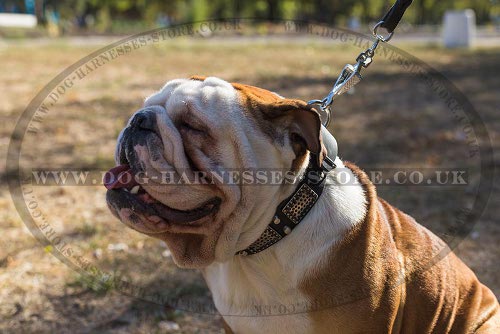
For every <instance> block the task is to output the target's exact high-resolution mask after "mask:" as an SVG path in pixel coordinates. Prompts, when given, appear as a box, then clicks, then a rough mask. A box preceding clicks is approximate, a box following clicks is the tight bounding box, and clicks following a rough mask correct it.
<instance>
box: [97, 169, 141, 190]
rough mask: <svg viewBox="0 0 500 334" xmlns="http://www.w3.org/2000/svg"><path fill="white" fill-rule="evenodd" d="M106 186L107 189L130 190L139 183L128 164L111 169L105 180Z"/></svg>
mask: <svg viewBox="0 0 500 334" xmlns="http://www.w3.org/2000/svg"><path fill="white" fill-rule="evenodd" d="M103 183H104V186H105V187H106V188H107V189H119V188H127V189H130V188H132V187H134V186H136V185H138V184H139V183H137V181H136V180H135V177H134V174H133V173H132V170H131V169H130V166H129V165H127V164H124V165H119V166H116V167H113V168H111V169H110V170H109V171H108V172H107V173H106V174H105V175H104V179H103Z"/></svg>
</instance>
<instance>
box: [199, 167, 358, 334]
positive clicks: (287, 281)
mask: <svg viewBox="0 0 500 334" xmlns="http://www.w3.org/2000/svg"><path fill="white" fill-rule="evenodd" d="M335 164H336V165H337V168H336V169H334V170H332V171H331V172H330V173H329V175H328V179H327V185H326V186H325V189H324V191H323V194H322V195H321V197H320V199H319V200H318V201H317V202H316V204H315V205H314V207H313V208H312V209H311V211H310V212H309V213H308V214H307V216H306V217H305V218H304V219H303V221H302V222H301V223H300V225H299V226H297V227H296V228H295V229H294V230H293V231H292V233H290V234H289V235H288V236H287V237H286V238H283V239H282V240H280V241H279V242H278V243H276V244H275V245H273V246H271V247H269V248H268V249H266V250H264V251H262V252H260V253H257V254H254V255H250V256H234V257H233V258H232V259H231V260H229V261H226V262H223V263H217V262H216V263H213V264H212V265H210V266H208V267H207V268H205V269H204V270H203V274H204V276H205V279H206V281H207V284H208V286H209V288H210V290H211V291H212V294H213V297H214V302H215V305H216V307H217V309H218V310H219V311H220V312H221V314H223V315H235V314H240V315H249V313H252V312H255V311H256V310H258V309H259V308H262V307H266V306H269V307H271V308H272V307H273V305H274V306H276V305H280V304H281V305H291V304H293V303H297V302H298V301H299V300H298V299H300V291H298V285H299V282H300V280H301V279H302V277H304V276H305V274H306V273H307V272H309V271H311V270H314V269H315V268H319V267H321V261H322V259H323V258H324V252H325V250H326V249H330V248H331V247H333V246H334V245H335V244H336V243H338V242H339V241H340V240H342V238H343V237H344V236H345V234H346V233H347V232H348V231H349V230H350V229H352V228H353V227H354V226H355V225H356V224H357V223H359V222H361V221H362V220H363V218H364V216H365V214H366V198H365V194H364V191H363V188H362V186H361V184H359V182H352V181H353V180H355V179H356V178H355V176H354V175H353V173H352V172H351V171H350V170H349V169H348V168H346V167H344V164H343V163H342V161H341V160H340V159H339V158H337V159H336V160H335ZM342 174H343V175H342ZM345 180H349V182H348V183H347V184H345V183H346V181H345ZM272 214H273V213H272V212H271V213H270V215H272ZM304 298H305V297H304ZM257 313H258V312H257ZM254 315H257V314H254ZM252 319H256V318H255V317H229V318H227V319H226V320H227V321H228V322H229V324H230V325H231V326H232V327H233V326H237V323H240V322H241V321H244V322H245V323H246V325H249V324H251V322H252ZM261 320H262V319H261ZM233 322H236V323H233ZM270 323H272V321H271V322H270ZM275 323H276V322H275ZM233 329H234V328H233Z"/></svg>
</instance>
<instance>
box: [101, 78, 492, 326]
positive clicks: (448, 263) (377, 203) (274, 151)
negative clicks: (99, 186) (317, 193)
mask: <svg viewBox="0 0 500 334" xmlns="http://www.w3.org/2000/svg"><path fill="white" fill-rule="evenodd" d="M145 107H146V108H152V109H151V110H152V114H153V115H154V116H153V123H154V124H153V125H148V126H145V128H147V129H145V132H140V131H139V132H137V133H140V135H141V136H144V138H145V139H141V140H142V141H138V140H136V141H134V138H131V137H133V136H131V135H130V134H129V135H128V138H124V137H127V135H126V134H125V135H122V136H120V138H119V143H118V147H117V153H116V161H117V164H120V163H124V161H122V160H124V158H123V157H124V156H126V157H127V159H128V160H129V161H125V162H127V163H130V164H132V165H136V166H138V165H139V164H137V161H139V162H140V163H141V166H142V167H141V168H143V170H144V169H145V170H146V171H148V172H155V171H160V170H161V169H163V168H174V169H176V170H185V169H187V170H189V169H193V165H194V166H196V169H198V170H206V169H211V168H212V169H213V168H216V169H224V168H227V169H230V168H240V169H241V168H246V169H251V168H257V169H258V168H261V169H265V168H276V169H289V170H301V169H303V168H305V167H306V166H307V164H308V157H309V152H314V153H315V154H316V155H317V156H318V157H319V159H321V158H322V156H323V155H324V154H325V153H326V152H324V147H323V145H322V142H321V135H320V133H319V127H320V121H319V117H318V115H317V114H316V113H315V112H314V111H313V110H311V109H310V108H309V107H308V106H307V105H306V104H305V103H304V102H302V101H298V100H290V99H284V98H282V97H280V96H278V95H276V94H274V93H271V92H268V91H266V90H263V89H260V88H255V87H251V86H246V85H241V84H230V83H227V82H225V81H223V80H220V79H217V78H212V77H211V78H200V77H196V78H193V79H180V80H174V81H170V82H169V83H167V84H166V85H165V86H164V87H163V88H162V89H161V90H160V91H159V92H157V93H156V94H154V95H153V96H151V97H149V98H148V99H146V101H145ZM187 117H188V118H187ZM184 122H194V125H193V124H190V125H189V126H187V127H183V124H185V123H184ZM131 123H133V122H131ZM132 126H133V124H129V127H132ZM193 128H194V130H193ZM149 131H151V133H155V134H154V135H152V134H150V132H149ZM129 133H132V132H130V131H129ZM151 136H153V137H154V136H156V137H154V140H155V141H154V143H156V144H158V145H150V143H151V142H152V139H150V138H151ZM123 142H129V143H131V145H128V146H127V145H125V144H124V143H123ZM144 143H146V144H144ZM148 143H149V144H148ZM125 146H127V147H128V150H129V151H127V152H125V150H126V147H125ZM132 149H133V152H130V150H132ZM154 150H157V151H155V152H153V151H154ZM131 160H132V161H131ZM335 163H336V165H337V168H336V169H335V170H334V171H332V172H330V174H329V175H328V179H327V184H328V185H327V186H326V187H325V191H324V192H323V194H322V195H321V197H320V199H319V200H318V202H317V203H316V204H315V205H314V207H313V208H312V210H311V211H310V212H309V213H308V215H307V216H306V217H305V219H304V220H303V221H302V222H301V223H300V225H299V226H297V227H296V228H295V229H294V230H293V232H292V233H291V234H290V235H288V236H287V237H286V238H284V239H283V240H281V241H279V242H278V243H277V244H275V245H273V246H271V247H270V248H268V249H266V250H264V251H262V252H260V253H257V254H254V255H251V256H246V257H244V256H237V255H235V253H236V252H237V251H239V250H242V249H244V248H246V247H248V246H249V245H250V244H251V243H252V242H254V241H255V240H256V239H257V238H258V237H259V236H260V235H261V233H262V232H263V231H264V229H265V228H266V226H267V225H268V224H269V223H270V221H271V219H272V217H273V214H274V212H275V210H276V207H277V206H278V204H279V203H280V202H281V201H282V200H284V199H285V198H287V197H288V196H290V194H291V193H292V192H293V190H294V186H293V185H286V184H284V185H282V186H271V187H269V186H261V187H258V186H255V185H251V186H244V185H234V184H231V185H229V184H216V185H199V186H192V187H186V186H184V187H182V186H179V187H177V186H172V187H170V188H168V189H167V188H166V187H164V186H163V187H162V186H161V185H154V184H152V185H144V188H145V190H146V191H147V193H148V194H149V195H150V196H152V197H153V198H155V200H157V201H159V202H161V203H162V205H165V206H168V207H169V208H170V209H175V210H180V211H185V212H186V215H187V212H189V211H190V210H193V209H196V208H198V207H200V205H201V206H202V205H203V203H206V202H207V201H208V200H210V199H211V198H213V197H214V196H215V197H217V198H220V199H221V202H220V207H219V208H218V210H217V212H215V213H213V214H210V215H206V216H204V217H202V218H200V219H199V220H197V221H196V222H194V223H193V224H176V223H175V221H171V220H169V219H166V218H165V217H160V218H158V217H154V219H153V218H151V217H150V216H149V217H148V216H147V214H146V213H140V212H139V213H137V212H134V213H132V212H131V210H130V209H129V208H127V207H126V204H123V203H126V201H125V202H123V201H122V202H121V204H120V203H119V205H118V204H117V202H120V201H121V200H120V199H114V198H111V199H108V201H109V203H110V207H111V209H112V211H113V212H114V213H115V215H117V217H119V218H120V219H121V220H122V221H123V222H124V223H125V224H127V225H128V226H129V227H132V228H134V229H136V230H138V231H140V232H142V233H145V234H149V235H152V236H155V237H158V238H161V239H163V240H165V241H166V242H167V244H168V246H169V247H170V249H171V251H172V254H173V257H174V260H175V261H176V263H177V264H178V265H180V266H183V267H191V268H199V269H201V271H202V273H203V275H204V277H205V279H206V282H207V284H208V286H209V288H210V291H211V292H212V295H213V299H214V303H215V305H216V307H217V309H218V311H219V312H220V313H221V314H222V315H223V317H224V319H225V321H226V322H227V324H228V325H229V327H230V328H231V330H232V331H234V332H236V333H389V332H391V333H448V332H449V333H472V332H476V331H477V332H482V333H495V332H499V331H498V329H496V328H497V326H499V306H498V301H497V300H496V298H495V297H494V295H493V294H492V293H491V291H489V290H488V289H487V288H486V287H485V286H483V285H482V284H481V283H479V282H478V280H477V279H476V277H475V276H474V274H473V273H472V272H471V271H470V270H469V269H468V268H467V267H466V266H465V265H464V264H463V263H462V262H461V261H460V260H459V259H458V258H456V257H455V255H454V254H453V253H451V252H448V251H446V254H447V255H446V256H443V258H442V259H441V260H440V261H436V263H435V264H434V265H432V266H425V264H426V263H430V261H431V260H432V259H434V258H436V256H438V255H439V253H440V251H443V250H447V249H446V245H445V244H444V243H443V242H442V241H441V240H439V238H437V237H436V236H434V235H433V234H432V233H431V232H429V231H428V230H426V229H425V228H424V227H422V226H420V225H418V224H417V223H416V222H415V221H414V220H413V219H412V218H411V217H409V216H407V215H405V214H404V213H402V212H400V211H398V210H397V209H395V208H393V207H391V206H390V205H389V204H387V203H386V202H384V201H383V200H381V199H379V198H378V197H377V195H376V191H375V188H374V186H373V185H372V184H371V183H370V181H369V180H368V178H367V177H366V175H365V174H364V173H363V172H362V171H361V170H359V169H358V168H357V167H356V166H354V165H352V164H347V163H346V164H345V166H344V163H343V162H342V161H341V160H340V159H339V158H337V159H336V161H335ZM137 168H139V167H137ZM340 173H344V175H342V177H343V178H345V177H348V178H350V179H351V181H352V180H357V181H359V182H349V184H348V185H345V184H342V185H341V184H340V182H339V179H338V178H339V176H340ZM110 191H111V192H112V191H115V190H110ZM115 193H116V191H115ZM115 193H113V194H115ZM132 216H133V217H132ZM164 218H165V219H164ZM262 310H266V312H267V313H266V312H264V313H262Z"/></svg>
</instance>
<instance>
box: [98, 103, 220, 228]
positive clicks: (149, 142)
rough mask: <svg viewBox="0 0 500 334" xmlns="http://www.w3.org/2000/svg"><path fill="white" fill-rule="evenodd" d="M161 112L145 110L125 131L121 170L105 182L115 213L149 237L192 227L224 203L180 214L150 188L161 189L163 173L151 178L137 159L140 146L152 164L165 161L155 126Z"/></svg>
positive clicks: (115, 170) (112, 172)
mask: <svg viewBox="0 0 500 334" xmlns="http://www.w3.org/2000/svg"><path fill="white" fill-rule="evenodd" d="M156 109H162V108H151V107H149V108H145V109H143V110H140V111H138V112H137V113H136V114H135V115H134V116H133V117H132V118H131V119H130V121H129V124H128V126H127V127H126V128H125V129H124V130H123V132H122V133H121V135H120V137H119V142H118V145H117V152H116V160H117V163H119V165H118V166H116V167H114V168H112V169H110V170H109V171H108V172H107V174H106V175H105V178H104V184H105V186H106V188H107V189H108V191H107V194H106V200H107V203H108V206H109V208H110V209H111V211H112V213H113V214H114V215H115V216H116V217H118V218H119V219H120V220H122V221H123V222H125V223H126V224H127V225H129V226H130V227H132V228H134V229H136V230H138V231H140V232H143V233H148V234H152V233H154V234H157V233H164V232H168V231H169V227H170V226H171V225H172V224H191V223H194V222H196V221H198V220H200V219H202V218H205V217H207V216H209V215H212V214H214V213H216V212H217V210H218V209H219V205H220V203H221V199H220V198H218V197H214V198H211V199H209V200H207V201H206V202H205V203H204V204H202V205H201V206H199V207H197V208H194V209H192V210H177V209H174V208H171V207H169V206H167V205H165V204H164V203H162V202H160V201H159V200H158V199H157V198H155V196H154V195H153V194H150V193H148V191H147V188H148V186H151V184H150V183H154V186H155V187H162V186H164V187H168V186H169V185H162V179H161V177H159V175H161V173H162V172H166V171H163V170H156V171H155V173H154V175H148V173H149V172H151V171H150V170H147V168H146V166H145V164H144V163H145V161H143V160H142V159H141V157H140V156H139V155H138V153H137V150H136V149H135V148H136V147H137V146H141V147H145V148H147V152H148V155H149V157H148V158H149V159H150V160H154V161H157V160H160V159H162V151H163V149H164V147H163V143H162V140H161V136H160V135H159V132H158V127H157V124H156V122H157V121H156V117H157V115H156V113H157V112H162V111H164V110H163V109H162V110H156Z"/></svg>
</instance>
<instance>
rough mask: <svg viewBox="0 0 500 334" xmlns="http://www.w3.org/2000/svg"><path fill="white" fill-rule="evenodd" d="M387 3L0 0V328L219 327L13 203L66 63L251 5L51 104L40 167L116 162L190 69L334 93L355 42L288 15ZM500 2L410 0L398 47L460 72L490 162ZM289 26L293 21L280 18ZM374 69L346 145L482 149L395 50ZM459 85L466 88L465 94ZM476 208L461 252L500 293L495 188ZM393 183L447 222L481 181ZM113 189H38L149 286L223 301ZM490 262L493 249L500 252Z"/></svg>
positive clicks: (59, 216)
mask: <svg viewBox="0 0 500 334" xmlns="http://www.w3.org/2000/svg"><path fill="white" fill-rule="evenodd" d="M391 5H392V1H385V0H370V1H368V0H319V1H311V0H303V1H299V0H297V1H291V0H289V1H279V0H270V1H224V0H213V1H207V0H199V1H175V0H172V1H153V0H139V1H128V0H102V1H97V0H87V1H85V0H75V1H43V0H25V1H14V0H0V68H1V71H0V92H1V93H0V94H1V95H0V96H1V98H0V143H1V145H0V158H1V160H0V228H1V231H2V247H0V332H2V333H18V332H36V333H54V332H57V333H68V332H72V333H80V332H81V333H220V332H221V328H222V327H221V323H220V318H219V316H217V315H215V314H199V313H196V312H185V311H179V310H174V309H171V308H169V307H165V306H160V305H157V304H151V303H147V302H142V301H139V300H137V299H135V298H131V297H127V296H125V295H123V294H120V293H118V292H116V290H115V287H114V286H113V284H112V283H111V282H109V281H100V282H96V281H94V280H92V279H91V278H89V277H87V276H83V275H81V274H79V273H77V272H75V271H73V270H71V269H70V268H68V267H67V266H66V265H64V264H63V263H61V262H60V261H59V260H58V259H56V258H55V257H54V256H52V255H51V254H50V253H51V252H52V251H53V250H54V249H53V247H51V246H50V245H49V246H47V247H44V246H42V245H41V244H40V243H39V242H38V241H37V240H36V239H35V238H33V236H32V234H31V232H30V231H29V230H28V229H27V228H26V226H25V224H24V223H23V221H22V220H21V218H20V217H19V214H18V213H17V212H16V209H15V207H14V204H13V202H12V199H11V196H10V194H9V190H8V187H7V183H8V181H9V180H10V178H11V177H14V176H12V175H10V174H9V172H8V171H7V170H6V163H5V158H6V152H7V147H8V144H9V140H10V136H11V134H12V131H13V129H14V126H15V124H16V122H17V121H18V120H19V117H20V116H21V114H22V113H23V111H24V110H25V108H26V106H27V105H28V104H29V103H30V101H31V99H32V98H33V97H35V96H36V94H37V93H38V92H39V91H40V90H42V89H43V88H44V87H45V86H46V85H47V84H48V83H49V82H50V81H51V80H52V79H53V78H54V77H55V76H56V75H57V74H59V73H61V72H62V71H64V70H65V69H66V68H67V67H68V66H70V65H72V64H74V63H76V62H77V61H79V60H80V59H82V58H83V57H85V56H87V55H89V54H90V53H92V52H94V51H96V50H98V49H100V48H103V47H105V46H106V45H109V44H110V43H112V42H116V41H118V40H120V39H121V38H123V37H125V36H128V35H130V34H135V33H140V32H143V31H147V30H148V29H153V28H159V27H169V26H172V25H175V24H180V23H185V22H190V21H200V20H204V19H208V18H229V17H243V18H244V17H248V18H258V19H260V21H258V22H254V23H248V24H246V23H245V24H243V25H242V28H241V29H237V30H234V31H229V32H225V33H224V34H217V33H213V34H205V35H196V36H189V35H188V36H181V37H179V38H173V39H169V40H165V41H162V42H161V43H157V44H155V45H147V46H145V47H141V48H140V49H137V50H134V51H133V52H130V53H128V54H127V55H126V56H123V57H118V58H116V59H114V60H113V61H112V62H109V63H106V64H105V65H104V66H100V67H99V68H98V69H97V70H94V71H91V73H89V74H88V75H87V76H85V78H84V80H81V81H79V82H78V83H77V84H75V85H74V86H73V87H71V89H68V90H67V91H66V92H65V94H64V95H62V96H61V97H60V98H59V99H58V100H57V103H55V104H54V105H53V106H51V107H50V111H49V112H48V113H47V115H45V116H44V120H43V122H42V123H41V125H40V131H39V133H38V134H37V136H34V137H30V138H27V139H26V140H25V142H24V143H23V148H22V158H23V159H24V161H25V162H26V163H27V165H28V166H32V167H61V168H70V167H71V168H72V167H78V168H89V169H94V170H95V169H97V170H99V169H101V170H107V169H109V168H110V167H112V166H113V165H114V162H113V151H114V146H115V143H116V137H117V135H118V133H119V131H120V130H121V129H122V128H123V126H124V125H125V124H126V121H127V119H128V118H129V117H130V115H131V114H132V113H133V112H134V111H135V110H137V109H139V108H140V107H141V105H142V102H143V100H144V98H145V97H146V96H148V95H150V94H152V93H153V92H154V91H155V90H158V89H159V88H160V87H161V86H162V85H163V84H164V83H165V82H166V81H168V80H171V79H174V78H180V77H189V76H191V75H194V74H200V75H213V76H218V77H221V78H223V79H225V80H228V81H237V82H243V83H247V84H252V85H256V86H260V87H263V88H266V89H269V90H272V91H275V92H278V93H280V94H281V95H284V96H287V97H294V98H300V99H304V100H310V99H313V98H322V97H324V96H325V95H326V94H327V93H328V92H329V90H330V89H331V86H332V84H333V83H334V82H335V80H336V78H337V76H338V74H339V72H340V71H341V69H342V68H343V67H344V65H345V64H346V63H353V62H354V60H355V58H356V56H357V55H358V54H359V53H360V52H361V51H364V48H362V47H361V46H359V45H353V44H352V43H342V42H341V41H339V40H331V39H328V38H321V37H318V36H313V35H311V34H307V33H300V32H299V33H293V34H290V33H286V32H285V31H283V29H282V28H283V25H282V24H281V23H280V22H279V21H277V20H278V19H299V20H305V21H309V22H317V23H325V24H328V25H330V26H334V27H340V28H346V29H350V30H353V31H356V32H360V33H363V34H369V33H370V32H371V28H372V27H373V25H374V24H375V23H376V22H377V21H378V20H379V19H380V18H381V17H382V15H383V14H384V13H385V12H386V11H387V9H388V8H389V7H390V6H391ZM499 20H500V4H499V2H498V1H496V0H474V1H473V0H464V1H452V0H440V1H437V0H436V1H434V0H421V1H414V3H413V4H412V6H411V7H410V8H409V9H408V11H407V13H406V14H405V16H404V18H403V20H402V22H401V23H400V25H399V26H398V28H397V29H396V34H395V36H394V38H393V39H392V40H391V42H390V44H391V45H394V46H397V47H398V48H400V49H402V50H404V51H405V52H407V53H409V54H410V55H411V56H414V57H417V58H419V59H421V60H422V61H423V62H425V63H426V64H429V65H430V66H432V68H434V69H436V70H437V71H438V72H439V73H441V74H442V75H444V77H445V78H447V79H448V80H450V81H451V83H453V85H455V86H456V87H457V88H458V89H459V90H460V91H462V92H463V93H464V94H465V96H466V97H467V98H468V100H469V101H470V102H471V103H472V105H473V106H474V108H475V109H476V111H477V112H478V114H479V116H480V118H481V119H482V121H483V122H484V123H485V125H486V128H487V130H488V134H489V137H490V139H491V143H489V142H487V141H483V139H484V138H483V139H480V140H478V144H479V145H486V146H487V145H490V144H491V145H492V146H493V149H494V150H495V156H494V161H493V162H492V163H489V164H487V165H486V166H483V167H484V168H485V171H486V172H487V173H488V174H492V173H494V171H495V166H496V165H497V164H498V161H499V157H498V154H497V153H496V152H497V151H498V148H499V146H500V138H499V135H498V134H499V131H500V117H499V115H500V114H499V109H500V97H499V95H498V88H499V87H500V76H499V75H498V73H500V61H499V60H500V56H499V55H500V21H499ZM280 27H281V29H280ZM363 75H364V80H363V81H362V82H361V83H360V84H358V85H357V86H356V88H355V90H354V91H353V92H351V93H352V94H349V95H347V94H346V95H345V96H342V97H341V98H339V99H338V100H337V101H336V102H335V105H334V117H333V121H332V124H331V126H330V131H332V132H333V133H334V134H335V137H336V138H337V140H338V141H339V147H340V156H341V158H343V159H345V160H349V161H353V162H355V163H356V164H358V165H359V166H361V167H362V168H365V169H370V168H371V169H374V168H380V167H390V168H401V167H410V168H442V167H447V168H448V167H453V168H469V169H470V170H471V171H472V172H471V174H470V175H471V178H470V180H469V182H470V185H471V186H472V187H473V186H474V185H475V184H477V183H478V182H479V175H478V174H477V173H476V172H475V171H477V169H478V165H479V163H480V161H479V160H478V159H477V157H475V158H471V157H470V156H469V150H468V143H469V141H470V140H471V138H470V137H468V136H467V134H466V133H464V127H463V125H462V124H459V123H457V122H456V121H455V120H454V119H453V117H452V115H451V113H450V110H449V108H448V106H447V105H446V103H445V102H444V101H443V99H442V98H440V97H439V96H438V94H436V92H435V90H433V88H432V87H431V86H430V85H429V84H428V83H427V82H425V81H423V80H418V78H416V77H415V76H414V75H412V74H411V73H407V72H405V70H404V69H403V68H402V67H401V66H399V65H398V64H397V63H395V62H394V61H391V59H388V58H387V57H383V56H375V59H374V62H373V64H372V65H371V66H370V67H369V68H368V69H367V70H365V71H364V74H363ZM454 94H456V93H454ZM492 187H493V193H492V195H491V197H490V201H489V205H488V206H487V207H486V210H485V211H484V213H483V215H482V216H481V218H480V219H479V221H478V223H477V224H475V225H474V226H471V227H470V228H472V231H471V233H469V234H468V236H467V237H466V238H465V239H464V240H461V242H460V243H459V244H458V246H457V247H456V248H455V252H456V253H457V254H458V255H459V256H460V257H461V258H462V259H463V260H464V261H465V262H466V263H467V264H468V265H469V266H470V267H471V268H472V269H473V270H474V271H475V273H476V274H477V275H478V277H479V279H480V280H481V281H482V282H483V283H485V284H486V285H488V286H489V287H490V288H491V289H492V290H493V291H494V293H495V294H496V295H497V297H498V296H500V272H499V269H498V268H499V266H498V258H499V256H500V224H499V219H498V217H499V213H500V207H499V206H498V205H497V203H499V201H500V192H499V185H498V183H495V184H493V185H492ZM378 192H379V194H380V195H381V197H383V198H385V199H387V200H388V201H389V202H391V203H392V204H394V205H395V206H398V207H399V208H401V209H403V210H404V211H405V212H407V213H409V214H411V215H412V216H414V217H415V218H416V219H417V221H419V222H420V223H421V224H423V225H425V226H426V227H428V228H429V229H431V230H432V231H433V232H435V233H437V234H438V235H439V236H441V237H442V238H444V239H445V240H447V241H449V240H451V239H450V238H447V236H450V234H451V235H452V234H453V233H455V232H456V226H455V224H456V217H457V215H458V214H459V213H460V209H461V205H463V203H464V201H465V202H466V201H470V200H471V199H473V192H471V191H470V187H466V188H456V187H455V188H453V187H451V188H450V187H425V186H424V187H411V186H399V187H393V186H384V185H381V186H379V187H378ZM104 194H105V190H104V188H103V187H102V186H98V185H96V186H85V187H74V186H56V185H52V186H46V187H37V188H36V189H35V196H36V199H37V201H38V203H39V206H40V209H41V211H42V212H43V215H44V216H45V217H46V218H47V221H48V222H49V223H50V226H51V229H53V231H54V233H55V234H56V235H58V236H60V237H61V239H62V240H64V242H65V243H67V244H68V245H71V247H72V248H73V249H74V250H75V252H76V253H77V254H81V255H82V256H83V257H84V258H86V259H87V260H88V261H89V262H90V263H92V264H93V265H95V266H96V267H97V268H99V269H100V270H102V271H105V272H107V273H111V274H112V275H116V276H118V277H122V278H124V279H126V280H128V281H130V282H133V284H135V285H137V286H140V287H143V288H144V290H145V291H148V292H151V294H154V293H162V294H164V295H167V296H168V297H169V298H174V299H175V298H186V299H188V300H190V299H191V300H196V301H198V302H201V303H205V304H206V305H211V297H210V293H209V292H208V290H207V288H206V286H205V283H204V282H203V279H202V278H201V276H200V275H199V273H198V272H196V271H191V270H180V269H178V268H177V267H176V266H175V265H174V263H173V261H172V259H171V255H170V252H169V251H168V249H167V247H166V245H165V244H164V243H162V242H160V241H158V240H156V239H152V238H148V237H145V236H143V235H140V234H138V233H136V232H134V231H132V230H130V229H127V228H125V227H124V226H123V225H122V224H120V223H119V222H118V221H117V220H116V219H115V218H114V217H113V216H112V215H111V214H110V213H109V211H108V209H107V207H106V204H105V201H104ZM495 263H496V264H495Z"/></svg>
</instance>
